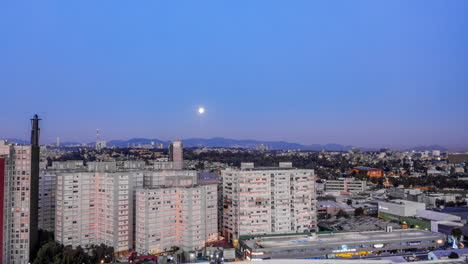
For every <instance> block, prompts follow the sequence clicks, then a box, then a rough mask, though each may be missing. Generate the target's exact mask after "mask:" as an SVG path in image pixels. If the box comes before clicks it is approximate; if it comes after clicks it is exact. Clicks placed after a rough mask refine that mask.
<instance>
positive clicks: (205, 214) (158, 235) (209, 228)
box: [135, 184, 218, 254]
mask: <svg viewBox="0 0 468 264" xmlns="http://www.w3.org/2000/svg"><path fill="white" fill-rule="evenodd" d="M217 193H218V192H217V185H216V184H209V185H188V186H171V187H163V186H161V187H157V188H145V189H140V190H138V191H137V201H136V238H135V246H136V251H137V252H139V253H141V254H151V253H159V252H163V251H166V250H169V249H170V248H171V247H172V246H178V247H180V248H182V249H183V250H185V251H193V250H199V249H201V248H203V247H204V246H205V244H206V243H207V242H210V241H216V240H217V239H218V227H217V221H218V219H217Z"/></svg>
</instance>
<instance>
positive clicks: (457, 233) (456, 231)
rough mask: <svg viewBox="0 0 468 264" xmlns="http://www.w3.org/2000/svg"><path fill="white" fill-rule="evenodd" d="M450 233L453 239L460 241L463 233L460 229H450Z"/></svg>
mask: <svg viewBox="0 0 468 264" xmlns="http://www.w3.org/2000/svg"><path fill="white" fill-rule="evenodd" d="M451 233H452V236H454V237H455V238H457V239H460V238H461V236H462V235H463V232H462V230H461V229H460V228H454V229H452V232H451Z"/></svg>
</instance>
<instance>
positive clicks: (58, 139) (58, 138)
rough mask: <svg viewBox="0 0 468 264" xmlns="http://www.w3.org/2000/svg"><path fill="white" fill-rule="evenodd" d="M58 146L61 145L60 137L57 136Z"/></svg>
mask: <svg viewBox="0 0 468 264" xmlns="http://www.w3.org/2000/svg"><path fill="white" fill-rule="evenodd" d="M57 147H60V137H57Z"/></svg>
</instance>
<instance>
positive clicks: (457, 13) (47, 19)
mask: <svg viewBox="0 0 468 264" xmlns="http://www.w3.org/2000/svg"><path fill="white" fill-rule="evenodd" d="M467 12H468V2H467V1H435V0H426V1H423V0H415V1H394V0H391V1H390V0H387V1H372V0H367V1H306V0H304V1H294V2H293V3H291V2H287V1H272V0H269V1H267V0H258V1H214V0H213V1H183V2H180V1H177V2H176V1H139V2H138V3H136V2H128V1H110V0H104V1H90V0H84V1H75V2H70V1H49V2H28V3H27V2H21V1H12V2H7V3H3V5H2V8H1V9H0V23H1V24H2V25H4V26H3V27H0V35H1V36H2V41H0V58H1V59H0V87H1V98H2V99H3V100H2V103H1V105H2V111H1V112H0V124H1V126H0V138H20V139H27V138H29V131H30V124H29V119H30V118H31V117H32V116H33V115H34V114H36V113H37V114H38V115H39V116H40V117H41V118H42V119H43V121H42V123H41V141H42V142H54V140H55V138H56V137H57V136H60V138H61V141H78V142H90V141H94V139H95V133H96V129H97V128H99V129H100V131H101V134H102V138H103V139H107V140H111V139H129V138H133V137H145V138H159V139H163V140H167V139H176V138H195V137H201V138H209V137H225V138H234V139H258V140H284V141H288V142H298V143H302V144H326V143H338V144H344V145H355V146H364V147H377V146H417V145H442V146H445V147H448V148H468V122H467V121H468V118H467V114H468V103H467V99H468V51H467V50H468V49H467V47H468V34H467V28H468V20H467V19H466V13H467ZM199 107H205V109H206V112H205V113H204V114H203V115H199V114H198V113H197V109H198V108H199Z"/></svg>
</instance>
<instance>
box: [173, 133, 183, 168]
mask: <svg viewBox="0 0 468 264" xmlns="http://www.w3.org/2000/svg"><path fill="white" fill-rule="evenodd" d="M169 161H172V162H174V165H175V167H174V169H179V170H180V169H182V168H183V165H184V158H183V145H182V141H180V140H176V141H174V142H172V143H171V144H170V145H169Z"/></svg>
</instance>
